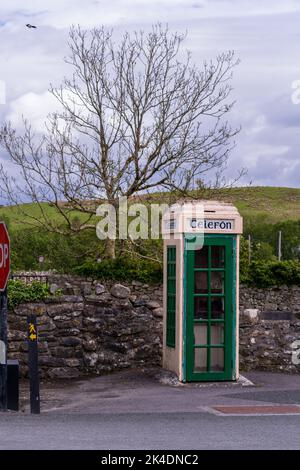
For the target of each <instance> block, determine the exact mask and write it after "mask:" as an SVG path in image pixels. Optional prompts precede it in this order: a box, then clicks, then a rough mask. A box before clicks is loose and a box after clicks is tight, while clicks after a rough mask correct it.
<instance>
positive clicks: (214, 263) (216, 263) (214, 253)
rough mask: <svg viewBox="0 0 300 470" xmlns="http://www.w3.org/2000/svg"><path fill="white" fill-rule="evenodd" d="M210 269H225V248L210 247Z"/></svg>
mask: <svg viewBox="0 0 300 470" xmlns="http://www.w3.org/2000/svg"><path fill="white" fill-rule="evenodd" d="M211 267H212V268H224V267H225V246H212V247H211Z"/></svg>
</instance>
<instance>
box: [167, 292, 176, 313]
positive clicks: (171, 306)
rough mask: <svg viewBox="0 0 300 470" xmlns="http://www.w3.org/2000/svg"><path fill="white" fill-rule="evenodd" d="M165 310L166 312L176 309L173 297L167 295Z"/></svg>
mask: <svg viewBox="0 0 300 470" xmlns="http://www.w3.org/2000/svg"><path fill="white" fill-rule="evenodd" d="M167 309H168V310H175V309H176V297H175V295H172V294H171V295H170V294H168V296H167Z"/></svg>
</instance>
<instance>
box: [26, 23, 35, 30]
mask: <svg viewBox="0 0 300 470" xmlns="http://www.w3.org/2000/svg"><path fill="white" fill-rule="evenodd" d="M26 26H27V28H29V29H31V28H34V29H36V26H34V25H33V24H29V23H28V24H27V25H26Z"/></svg>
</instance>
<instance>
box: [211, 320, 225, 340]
mask: <svg viewBox="0 0 300 470" xmlns="http://www.w3.org/2000/svg"><path fill="white" fill-rule="evenodd" d="M210 344H215V345H216V344H218V345H219V344H224V325H223V324H220V323H211V325H210Z"/></svg>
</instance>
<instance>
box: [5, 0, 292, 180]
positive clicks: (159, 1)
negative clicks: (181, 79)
mask: <svg viewBox="0 0 300 470" xmlns="http://www.w3.org/2000/svg"><path fill="white" fill-rule="evenodd" d="M158 21H160V22H162V23H168V25H169V28H170V29H171V30H174V31H175V30H176V31H179V32H187V38H186V39H185V41H184V43H183V47H184V48H187V49H189V50H190V51H191V52H192V57H193V61H194V62H195V63H196V64H197V65H198V66H199V67H201V66H202V63H203V60H205V59H211V58H214V57H215V56H216V55H217V54H219V53H220V52H223V51H226V50H234V51H235V53H236V56H237V57H239V58H240V60H241V62H240V64H239V66H238V67H237V68H236V69H235V72H234V78H233V83H232V84H233V88H234V90H233V94H232V98H233V99H234V100H235V101H236V104H235V107H234V109H233V111H232V112H231V114H230V117H229V120H230V123H231V124H232V125H233V126H241V132H240V133H239V135H238V136H237V138H236V147H235V149H234V150H233V152H232V154H231V156H230V159H229V162H228V168H227V175H228V178H229V179H230V178H232V177H234V175H235V174H237V172H238V170H239V169H240V168H242V167H243V168H246V169H247V175H246V176H245V177H244V178H243V179H241V180H240V181H239V184H249V183H251V184H252V185H268V186H289V187H300V54H299V48H300V0H281V1H280V0H151V1H146V0H110V1H109V2H108V1H107V0H84V1H82V0H26V1H24V0H22V1H21V0H0V122H3V121H5V120H10V121H11V122H12V124H13V126H14V127H16V128H17V129H19V128H20V126H21V125H22V115H23V116H24V117H26V118H28V120H29V121H30V122H31V123H32V125H33V126H34V128H36V129H37V130H38V131H42V129H43V123H44V121H45V118H46V116H47V114H48V113H49V112H52V111H55V109H56V108H57V105H56V103H55V101H54V100H53V98H52V97H51V95H50V94H49V92H48V89H49V84H50V83H52V84H54V85H58V84H59V83H60V82H61V81H62V78H63V76H64V75H65V74H67V73H68V70H67V67H66V65H65V63H64V60H63V58H64V56H66V55H67V53H68V49H67V39H68V31H69V28H70V26H71V25H72V24H80V25H81V26H83V27H85V28H92V27H95V26H100V25H106V26H108V27H113V28H114V31H115V33H116V36H117V37H118V35H120V34H121V33H122V32H123V31H125V30H129V31H133V30H136V29H144V30H148V29H150V27H151V24H153V23H156V22H158ZM26 23H31V24H34V25H37V29H28V28H26V26H25V25H26ZM0 160H1V161H2V162H4V164H5V165H6V166H7V167H8V168H9V165H10V163H9V161H8V158H7V155H5V153H4V152H3V151H0Z"/></svg>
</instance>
